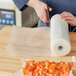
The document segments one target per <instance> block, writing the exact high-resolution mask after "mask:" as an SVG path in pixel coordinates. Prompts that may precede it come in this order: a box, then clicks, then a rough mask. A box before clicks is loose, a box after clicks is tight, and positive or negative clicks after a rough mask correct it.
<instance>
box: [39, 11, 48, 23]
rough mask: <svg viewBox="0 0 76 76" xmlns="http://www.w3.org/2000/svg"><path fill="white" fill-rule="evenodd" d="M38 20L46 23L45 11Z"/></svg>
mask: <svg viewBox="0 0 76 76" xmlns="http://www.w3.org/2000/svg"><path fill="white" fill-rule="evenodd" d="M40 19H41V20H42V21H43V22H44V23H48V18H47V13H46V11H45V12H44V14H42V16H41V17H40Z"/></svg>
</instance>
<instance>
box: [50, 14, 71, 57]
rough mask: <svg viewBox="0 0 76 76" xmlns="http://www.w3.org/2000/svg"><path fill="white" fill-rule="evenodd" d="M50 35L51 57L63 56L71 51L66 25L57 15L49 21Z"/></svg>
mask: <svg viewBox="0 0 76 76" xmlns="http://www.w3.org/2000/svg"><path fill="white" fill-rule="evenodd" d="M50 26H51V30H50V34H51V45H50V48H51V49H50V50H51V55H52V56H65V55H67V54H69V53H70V51H71V44H70V39H69V31H68V23H67V22H66V21H64V20H63V19H61V18H60V15H59V14H56V15H54V16H53V17H52V18H51V21H50Z"/></svg>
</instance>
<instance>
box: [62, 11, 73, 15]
mask: <svg viewBox="0 0 76 76" xmlns="http://www.w3.org/2000/svg"><path fill="white" fill-rule="evenodd" d="M61 15H72V14H71V13H69V12H63V13H61Z"/></svg>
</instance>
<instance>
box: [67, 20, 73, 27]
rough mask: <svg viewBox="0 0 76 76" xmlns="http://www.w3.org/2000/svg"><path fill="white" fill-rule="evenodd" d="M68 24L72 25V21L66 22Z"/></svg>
mask: <svg viewBox="0 0 76 76" xmlns="http://www.w3.org/2000/svg"><path fill="white" fill-rule="evenodd" d="M66 22H67V23H68V24H71V25H72V26H73V25H74V24H73V22H72V21H66Z"/></svg>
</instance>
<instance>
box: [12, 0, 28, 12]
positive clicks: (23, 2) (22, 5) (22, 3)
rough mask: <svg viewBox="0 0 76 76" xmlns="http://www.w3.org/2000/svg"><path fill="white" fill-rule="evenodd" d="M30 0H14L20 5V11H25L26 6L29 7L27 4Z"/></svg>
mask: <svg viewBox="0 0 76 76" xmlns="http://www.w3.org/2000/svg"><path fill="white" fill-rule="evenodd" d="M28 1H29V0H13V2H14V3H15V5H16V6H17V7H18V9H19V10H20V11H23V10H24V9H25V8H26V7H28V6H27V5H26V3H27V2H28Z"/></svg>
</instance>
